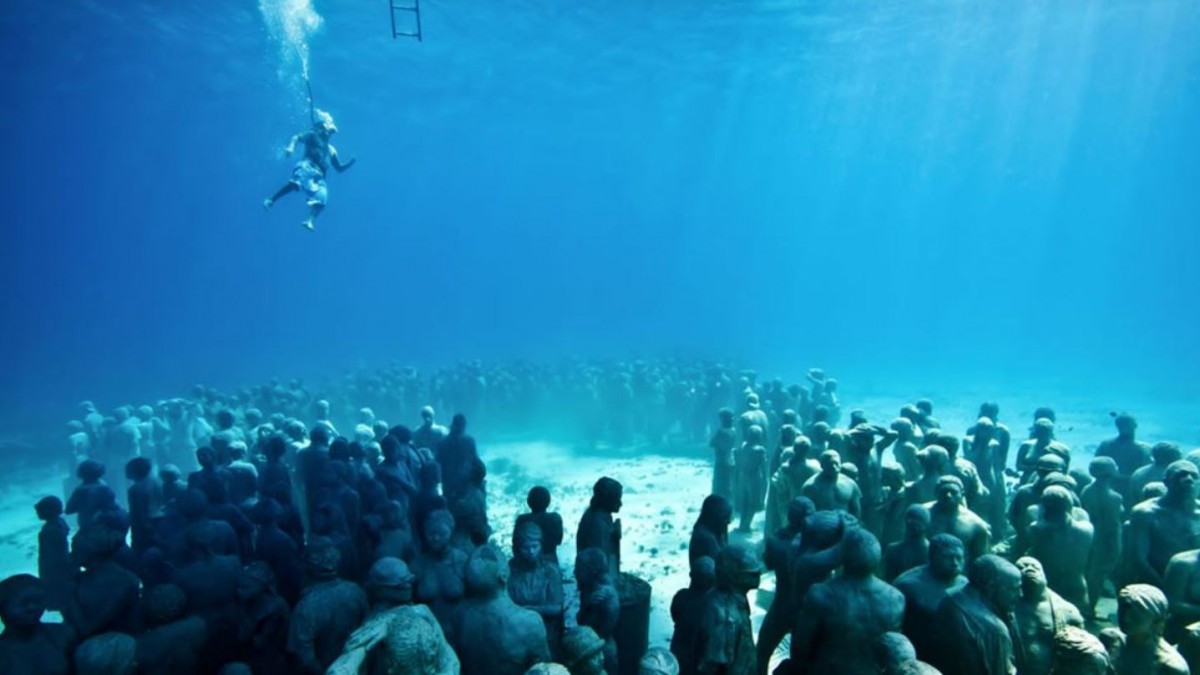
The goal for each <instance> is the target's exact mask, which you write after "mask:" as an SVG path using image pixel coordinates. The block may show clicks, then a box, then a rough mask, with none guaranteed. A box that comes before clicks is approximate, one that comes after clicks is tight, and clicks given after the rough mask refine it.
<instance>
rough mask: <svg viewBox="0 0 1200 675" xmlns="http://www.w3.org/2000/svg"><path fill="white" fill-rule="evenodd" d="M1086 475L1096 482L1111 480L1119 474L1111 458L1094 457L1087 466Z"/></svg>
mask: <svg viewBox="0 0 1200 675" xmlns="http://www.w3.org/2000/svg"><path fill="white" fill-rule="evenodd" d="M1088 473H1089V474H1091V476H1092V478H1095V479H1096V480H1106V479H1108V480H1111V479H1113V478H1116V477H1117V476H1118V475H1119V473H1120V472H1119V470H1118V469H1117V463H1116V462H1115V461H1114V460H1113V458H1112V457H1096V458H1095V459H1093V460H1092V461H1091V462H1090V463H1089V464H1088Z"/></svg>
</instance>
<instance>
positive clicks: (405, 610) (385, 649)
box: [327, 558, 459, 675]
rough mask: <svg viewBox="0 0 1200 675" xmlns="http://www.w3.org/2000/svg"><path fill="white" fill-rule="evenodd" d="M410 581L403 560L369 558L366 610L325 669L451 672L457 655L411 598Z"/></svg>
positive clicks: (398, 674)
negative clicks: (369, 607)
mask: <svg viewBox="0 0 1200 675" xmlns="http://www.w3.org/2000/svg"><path fill="white" fill-rule="evenodd" d="M415 581H416V578H415V577H414V576H413V574H412V572H410V571H409V569H408V565H406V564H405V563H404V561H402V560H400V559H398V558H380V559H379V560H377V561H375V564H374V565H372V566H371V571H370V573H369V574H368V576H367V593H368V595H369V597H370V600H371V613H370V615H369V616H368V617H367V620H366V621H365V622H364V623H363V625H362V626H360V627H359V628H358V629H357V630H355V631H354V632H353V633H351V635H350V638H349V639H348V640H347V641H346V647H345V649H344V651H343V653H342V655H341V656H340V657H338V659H337V661H334V663H333V665H332V666H330V668H329V671H328V673H327V675H358V673H360V672H365V673H370V674H371V675H443V674H445V675H457V673H458V672H459V663H458V656H457V655H455V653H454V650H453V649H451V648H450V644H449V643H448V642H446V637H445V635H444V634H443V633H442V627H441V625H440V624H438V621H437V617H435V616H434V615H433V612H431V611H429V608H428V607H426V606H425V605H416V604H413V583H414V582H415Z"/></svg>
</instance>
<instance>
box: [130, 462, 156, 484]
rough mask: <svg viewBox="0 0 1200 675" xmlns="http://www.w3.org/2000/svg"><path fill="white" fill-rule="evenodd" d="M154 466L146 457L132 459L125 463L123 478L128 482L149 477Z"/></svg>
mask: <svg viewBox="0 0 1200 675" xmlns="http://www.w3.org/2000/svg"><path fill="white" fill-rule="evenodd" d="M153 468H154V465H153V464H152V463H151V462H150V459H149V458H148V457H134V458H133V459H131V460H129V461H128V462H126V463H125V477H126V478H128V479H129V480H134V481H137V480H141V479H143V478H145V477H147V476H149V475H150V471H151V470H152V469H153Z"/></svg>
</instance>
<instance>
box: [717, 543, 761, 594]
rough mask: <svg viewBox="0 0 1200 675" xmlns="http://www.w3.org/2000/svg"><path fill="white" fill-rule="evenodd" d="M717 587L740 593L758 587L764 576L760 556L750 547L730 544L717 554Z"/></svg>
mask: <svg viewBox="0 0 1200 675" xmlns="http://www.w3.org/2000/svg"><path fill="white" fill-rule="evenodd" d="M716 562H717V587H718V588H724V589H728V590H732V591H735V592H738V593H748V592H750V591H752V590H754V589H755V588H758V582H759V581H760V579H761V578H762V565H760V564H759V562H758V556H756V555H755V554H754V553H752V552H751V551H750V549H748V548H745V547H743V546H739V545H737V544H730V545H729V546H726V547H725V548H723V549H721V552H720V553H718V554H717V561H716Z"/></svg>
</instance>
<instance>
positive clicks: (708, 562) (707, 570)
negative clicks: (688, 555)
mask: <svg viewBox="0 0 1200 675" xmlns="http://www.w3.org/2000/svg"><path fill="white" fill-rule="evenodd" d="M688 576H689V577H691V580H692V584H691V587H692V588H695V589H699V590H708V589H710V588H712V587H713V586H716V585H717V563H716V561H715V560H713V559H712V558H710V557H708V556H706V555H702V556H697V557H696V559H695V560H693V561H692V562H691V568H690V569H689V571H688Z"/></svg>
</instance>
